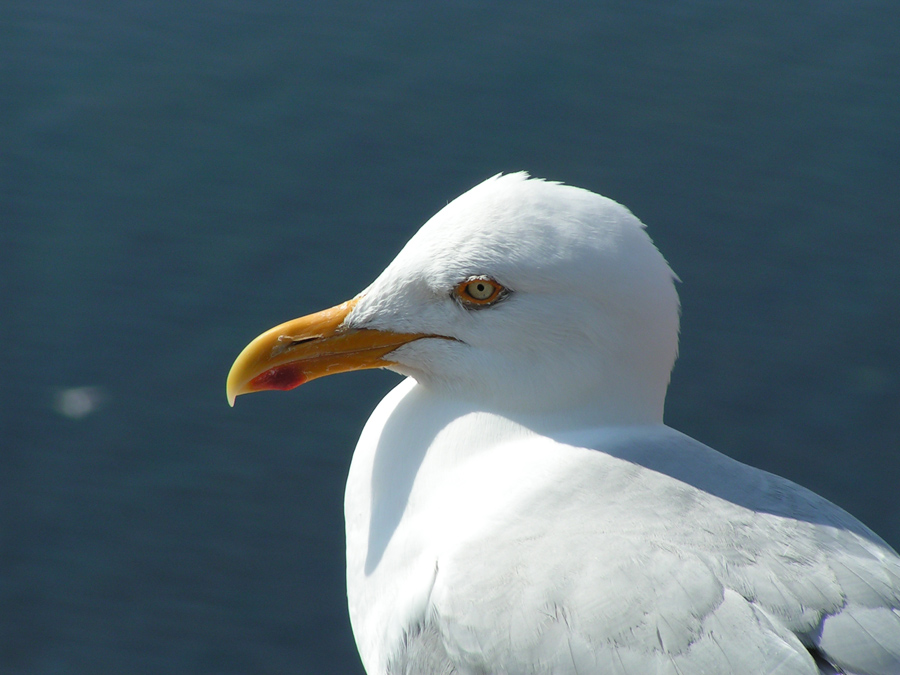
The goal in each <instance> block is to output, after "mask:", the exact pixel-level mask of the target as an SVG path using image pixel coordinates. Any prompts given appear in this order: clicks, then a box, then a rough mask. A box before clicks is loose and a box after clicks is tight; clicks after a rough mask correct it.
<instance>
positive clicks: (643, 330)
mask: <svg viewBox="0 0 900 675" xmlns="http://www.w3.org/2000/svg"><path fill="white" fill-rule="evenodd" d="M675 281H676V277H675V275H674V273H673V272H672V270H671V269H670V267H669V265H668V264H667V263H666V261H665V259H664V258H663V256H662V255H661V254H660V252H659V251H658V250H657V248H656V247H655V246H654V244H653V242H652V241H651V239H650V238H649V236H648V235H647V233H646V231H645V228H644V225H643V224H642V223H641V222H640V220H638V218H636V217H635V216H634V215H632V213H631V212H630V211H629V210H628V209H626V208H625V207H624V206H621V205H620V204H618V203H616V202H614V201H612V200H610V199H607V198H605V197H601V196H600V195H597V194H595V193H592V192H590V191H588V190H584V189H580V188H577V187H573V186H568V185H564V184H561V183H557V182H550V181H545V180H541V179H536V178H531V177H530V176H529V175H528V174H526V173H512V174H504V175H497V176H494V177H492V178H489V179H488V180H486V181H484V182H483V183H481V184H479V185H477V186H476V187H474V188H472V189H471V190H469V191H468V192H466V193H465V194H463V195H462V196H460V197H458V198H456V199H455V200H453V201H452V202H450V203H449V204H448V205H447V206H446V207H444V208H443V209H442V210H440V211H439V212H438V213H437V214H436V215H435V216H433V217H432V218H431V219H430V220H429V221H428V222H427V223H425V225H424V226H422V228H421V229H420V230H419V231H418V233H416V234H415V235H414V236H413V237H412V239H410V241H409V242H408V243H407V244H406V246H405V247H404V248H403V249H402V250H401V251H400V253H399V254H398V255H397V257H396V258H395V259H394V261H393V262H391V263H390V265H388V267H387V268H386V269H385V270H384V272H382V274H381V275H380V276H378V278H377V279H376V280H375V281H374V282H373V283H372V284H371V285H370V286H369V287H368V288H366V289H365V290H364V291H362V292H361V293H360V294H359V295H357V296H356V297H355V298H353V299H351V300H349V301H347V302H344V303H343V304H340V305H337V306H335V307H333V308H331V309H327V310H325V311H323V312H319V313H317V314H312V315H310V316H306V317H303V318H301V319H296V320H294V321H288V322H287V323H283V324H281V325H279V326H276V327H275V328H272V329H271V330H269V331H267V332H265V333H263V334H262V335H260V336H259V337H257V338H256V339H255V340H253V341H252V342H251V343H250V344H249V345H248V346H247V347H246V348H245V349H244V350H243V351H242V352H241V354H240V355H239V356H238V358H237V360H236V361H235V362H234V365H233V366H232V369H231V372H230V373H229V375H228V380H227V395H228V400H229V403H230V404H231V405H233V404H234V399H235V397H236V396H238V395H240V394H245V393H250V392H257V391H263V390H272V389H280V390H285V389H292V388H294V387H296V386H298V385H300V384H303V383H305V382H307V381H309V380H313V379H315V378H317V377H322V376H325V375H331V374H335V373H340V372H344V371H350V370H359V369H365V368H387V369H390V370H393V371H396V372H398V373H400V374H401V375H404V376H406V378H405V379H404V380H403V381H402V382H401V383H400V384H399V385H398V386H397V387H396V388H395V389H393V390H392V391H391V392H390V393H388V395H387V396H386V397H385V398H384V399H383V400H382V401H381V402H380V403H379V405H378V406H377V408H376V409H375V411H374V412H373V413H372V416H371V417H370V418H369V420H368V422H367V423H366V425H365V428H364V429H363V431H362V434H361V436H360V439H359V442H358V444H357V446H356V450H355V452H354V454H353V459H352V463H351V467H350V471H349V476H348V480H347V488H346V495H345V517H346V536H347V596H348V602H349V610H350V618H351V623H352V626H353V632H354V635H355V638H356V643H357V646H358V649H359V652H360V655H361V658H362V661H363V664H364V666H365V668H366V671H367V672H368V673H370V675H375V674H378V675H381V674H385V675H387V674H390V675H399V674H414V673H415V674H419V673H436V674H442V675H449V674H451V673H453V674H459V675H486V674H488V673H490V674H497V675H500V674H502V675H518V674H523V675H524V674H526V673H527V674H538V673H554V674H561V675H568V674H576V673H577V674H579V675H586V674H595V673H596V674H604V675H609V674H623V675H624V674H629V675H635V674H641V675H643V674H646V673H654V674H664V673H665V674H668V673H671V674H673V675H674V674H696V673H708V674H711V675H724V674H729V673H730V674H735V675H760V674H761V673H780V674H784V675H788V674H790V675H800V674H809V675H820V674H824V673H832V674H833V673H845V674H847V675H889V674H897V673H900V557H898V555H897V553H896V552H895V551H894V550H892V549H891V547H890V546H889V545H888V544H887V543H885V542H884V541H883V540H882V539H880V538H879V537H878V536H877V535H876V534H875V533H874V532H872V531H871V530H870V529H868V528H867V527H866V526H865V525H863V524H862V523H860V522H859V521H858V520H856V519H855V518H853V516H851V515H849V514H848V513H846V512H845V511H843V510H842V509H841V508H839V507H838V506H835V505H834V504H832V503H830V502H828V501H827V500H825V499H824V498H822V497H820V496H818V495H816V494H814V493H813V492H810V491H809V490H806V489H804V488H803V487H800V486H798V485H796V484H795V483H792V482H791V481H789V480H786V479H784V478H781V477H779V476H776V475H773V474H770V473H767V472H765V471H762V470H759V469H756V468H752V467H750V466H747V465H745V464H741V463H740V462H737V461H735V460H733V459H730V458H728V457H726V456H725V455H722V454H720V453H718V452H716V451H715V450H713V449H712V448H709V447H707V446H706V445H703V444H702V443H700V442H698V441H696V440H694V439H692V438H690V437H688V436H686V435H684V434H682V433H680V432H678V431H676V430H674V429H672V428H670V427H668V426H666V425H665V424H664V423H663V406H664V402H665V396H666V389H667V387H668V384H669V377H670V373H671V370H672V367H673V365H674V362H675V358H676V356H677V351H678V331H679V312H680V307H679V300H678V295H677V292H676V290H675Z"/></svg>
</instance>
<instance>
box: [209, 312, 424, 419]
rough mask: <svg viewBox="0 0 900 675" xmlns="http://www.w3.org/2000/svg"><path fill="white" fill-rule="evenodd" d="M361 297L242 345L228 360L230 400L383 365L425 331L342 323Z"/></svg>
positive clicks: (228, 392)
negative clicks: (231, 361)
mask: <svg viewBox="0 0 900 675" xmlns="http://www.w3.org/2000/svg"><path fill="white" fill-rule="evenodd" d="M358 301H359V298H355V299H353V300H349V301H348V302H344V303H342V304H340V305H338V306H336V307H332V308H331V309H326V310H324V311H321V312H318V313H316V314H310V315H309V316H304V317H302V318H300V319H294V320H293V321H288V322H287V323H283V324H281V325H280V326H275V328H272V329H270V330H267V331H266V332H265V333H263V334H262V335H260V336H259V337H258V338H256V339H255V340H253V342H251V343H250V344H249V345H247V346H246V347H244V351H242V352H241V353H240V355H239V356H238V357H237V359H236V360H235V362H234V365H232V366H231V371H229V373H228V381H227V384H226V389H225V391H226V394H227V395H228V404H229V405H231V406H233V405H234V399H235V398H236V397H238V396H240V395H241V394H249V393H252V392H255V391H266V390H268V389H281V390H287V389H293V388H294V387H299V386H300V385H301V384H303V383H304V382H309V381H310V380H314V379H316V378H317V377H323V376H324V375H333V374H335V373H344V372H347V371H349V370H362V369H365V368H381V367H384V366H386V365H389V364H390V363H391V361H390V360H389V359H386V358H385V357H386V356H387V355H388V354H389V353H390V352H392V351H394V350H395V349H396V348H397V347H399V346H401V345H405V344H406V343H408V342H412V341H413V340H418V339H419V338H423V337H431V336H429V335H425V334H418V333H391V332H387V331H380V330H369V329H362V330H354V329H346V328H343V329H342V328H341V324H342V323H343V322H344V319H345V318H346V317H347V315H348V314H350V312H351V311H353V308H354V307H355V306H356V303H357V302H358Z"/></svg>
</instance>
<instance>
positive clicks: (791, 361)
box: [0, 0, 900, 675]
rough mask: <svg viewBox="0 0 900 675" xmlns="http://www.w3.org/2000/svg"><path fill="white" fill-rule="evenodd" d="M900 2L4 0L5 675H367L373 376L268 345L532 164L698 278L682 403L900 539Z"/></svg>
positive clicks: (0, 514) (690, 417) (676, 383)
mask: <svg viewBox="0 0 900 675" xmlns="http://www.w3.org/2000/svg"><path fill="white" fill-rule="evenodd" d="M898 35H900V4H898V3H897V2H896V0H881V1H878V0H871V1H869V0H863V1H859V2H837V1H834V0H820V1H817V2H783V1H782V0H778V1H775V0H761V1H759V2H753V3H748V2H738V1H736V0H726V1H716V2H713V1H701V0H684V1H683V2H625V1H608V2H607V1H598V0H592V1H590V2H587V1H584V2H577V1H572V2H568V1H566V2H550V1H549V0H541V1H537V0H522V1H520V2H516V3H506V2H472V1H459V2H446V3H437V2H420V1H413V0H387V1H385V2H360V1H358V2H353V1H348V0H329V2H324V1H314V0H293V1H290V2H287V1H278V0H218V1H213V0H181V1H179V2H174V1H167V0H162V1H161V0H153V1H138V0H122V1H120V2H110V1H108V0H103V1H101V0H79V1H78V2H72V0H27V1H23V0H6V1H5V2H3V3H2V7H0V672H2V673H5V674H13V675H18V674H23V675H24V674H29V675H50V674H57V673H66V674H81V673H84V674H94V673H128V674H131V675H141V674H144V673H146V674H151V673H192V674H206V673H209V674H244V673H248V674H255V673H317V674H319V673H361V672H362V667H361V665H360V663H359V659H358V656H357V654H356V649H355V646H354V642H353V637H352V633H351V631H350V626H349V621H348V618H347V609H346V600H345V590H344V579H343V576H344V562H343V559H344V553H343V547H344V541H343V539H344V537H343V521H342V500H343V485H344V480H345V476H346V473H347V467H348V465H349V462H350V457H351V453H352V449H353V445H354V443H355V440H356V437H357V435H358V433H359V431H360V429H361V427H362V425H363V423H364V421H365V420H366V418H367V416H368V414H369V412H370V411H371V409H372V408H373V407H374V405H375V404H376V402H377V401H378V400H379V398H380V397H381V396H383V394H384V393H385V392H386V391H387V390H388V389H389V388H390V387H392V386H393V385H394V384H395V383H396V382H397V381H398V380H399V378H398V376H396V375H394V374H392V373H388V372H378V371H368V372H363V373H354V374H347V375H343V376H340V377H336V378H326V379H324V380H319V381H316V382H314V383H312V384H310V385H308V386H304V387H301V388H300V389H298V390H296V391H294V392H291V393H289V394H281V393H272V394H259V395H255V396H250V397H244V398H242V399H240V400H239V402H238V405H237V407H236V408H234V409H230V408H229V407H228V405H227V404H226V401H225V376H226V374H227V372H228V369H229V367H230V365H231V363H232V361H233V359H234V357H235V356H236V355H237V354H238V352H239V351H240V350H241V348H243V346H244V345H245V344H246V343H247V342H248V341H249V340H250V339H251V338H253V337H254V336H256V335H257V334H258V333H260V332H262V331H263V330H264V329H267V328H269V327H271V326H273V325H275V324H276V323H279V322H281V321H284V320H287V319H289V318H293V317H295V316H299V315H301V314H305V313H308V312H311V311H314V310H317V309H321V308H324V307H329V306H331V305H333V304H336V303H338V302H340V301H342V300H344V299H347V298H349V297H351V296H353V295H354V294H355V293H356V292H358V291H359V290H361V289H362V288H364V287H365V286H366V285H367V284H368V283H369V282H370V281H371V280H372V279H373V278H374V277H375V276H376V275H377V274H378V273H379V271H380V270H381V269H382V268H383V267H384V266H385V265H386V264H387V263H388V262H389V261H390V260H391V258H392V257H393V255H394V254H395V253H396V252H397V251H398V250H399V249H400V247H401V246H402V245H403V243H404V242H405V241H406V240H407V238H408V237H409V236H410V235H411V234H412V233H413V232H415V231H416V229H417V228H418V227H419V226H420V225H421V224H422V223H423V222H424V221H425V220H426V219H427V218H428V217H429V216H430V215H431V214H432V213H434V212H435V211H437V210H438V209H439V208H441V207H442V206H443V205H444V204H446V203H447V202H448V201H449V200H450V199H452V198H453V197H455V196H456V195H458V194H460V193H461V192H463V191H465V190H466V189H468V188H469V187H471V186H473V185H475V184H476V183H478V182H480V181H481V180H483V179H484V178H486V177H488V176H491V175H493V174H495V173H497V172H502V171H516V170H522V169H525V170H528V171H530V172H531V173H532V174H533V175H536V176H541V177H546V178H550V179H555V180H561V181H565V182H567V183H571V184H574V185H579V186H582V187H586V188H589V189H592V190H595V191H597V192H600V193H602V194H605V195H607V196H609V197H612V198H614V199H616V200H618V201H620V202H622V203H624V204H626V205H627V206H628V207H629V208H631V209H632V210H633V211H634V212H635V213H636V214H637V215H638V216H639V217H640V218H641V219H642V220H644V221H645V222H646V223H647V224H648V228H649V232H650V234H651V236H652V237H653V238H654V240H655V241H656V243H657V244H658V246H659V247H660V249H661V250H662V251H663V253H664V254H665V255H666V257H667V258H668V260H669V262H670V263H671V264H672V266H673V268H674V269H675V270H676V271H677V272H678V274H679V275H680V277H681V280H682V283H681V285H680V287H679V291H680V294H681V299H682V306H683V307H682V309H683V325H682V341H681V356H680V359H679V361H678V363H677V365H676V368H675V371H674V375H673V380H672V386H671V388H670V394H669V399H668V404H667V421H668V422H669V424H670V425H672V426H674V427H676V428H678V429H680V430H682V431H684V432H686V433H689V434H691V435H692V436H694V437H696V438H698V439H700V440H702V441H704V442H706V443H708V444H710V445H712V446H713V447H716V448H717V449H719V450H721V451H723V452H725V453H727V454H729V455H730V456H732V457H735V458H737V459H740V460H741V461H744V462H748V463H750V464H753V465H755V466H759V467H762V468H765V469H767V470H769V471H773V472H776V473H779V474H782V475H785V476H787V477H789V478H791V479H793V480H795V481H797V482H799V483H801V484H803V485H805V486H807V487H809V488H811V489H813V490H815V491H817V492H819V493H821V494H823V495H824V496H826V497H827V498H829V499H831V500H832V501H834V502H836V503H838V504H840V505H841V506H843V507H844V508H846V509H847V510H849V511H850V512H852V513H853V514H855V515H856V516H858V517H859V518H861V519H862V520H863V521H864V522H866V523H867V524H868V525H869V526H871V527H872V528H873V529H875V530H876V531H877V532H878V533H880V534H881V535H882V536H883V537H884V538H885V539H886V540H887V541H888V542H889V543H891V544H892V545H893V546H894V547H898V546H900V40H898Z"/></svg>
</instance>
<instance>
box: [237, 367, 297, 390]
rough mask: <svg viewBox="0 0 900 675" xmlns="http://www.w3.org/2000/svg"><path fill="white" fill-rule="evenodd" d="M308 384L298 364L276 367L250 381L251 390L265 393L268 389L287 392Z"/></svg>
mask: <svg viewBox="0 0 900 675" xmlns="http://www.w3.org/2000/svg"><path fill="white" fill-rule="evenodd" d="M304 382H306V375H304V373H303V369H302V368H301V367H300V366H299V364H296V363H286V364H285V365H283V366H276V367H275V368H272V369H270V370H267V371H266V372H264V373H261V374H259V375H257V376H256V377H254V378H253V379H252V380H250V388H252V389H253V390H254V391H265V390H267V389H278V390H280V391H287V390H288V389H293V388H294V387H299V386H300V385H301V384H303V383H304Z"/></svg>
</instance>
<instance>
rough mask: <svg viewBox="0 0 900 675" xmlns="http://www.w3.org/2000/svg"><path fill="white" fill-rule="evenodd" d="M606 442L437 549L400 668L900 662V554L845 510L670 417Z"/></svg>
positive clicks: (682, 668)
mask: <svg viewBox="0 0 900 675" xmlns="http://www.w3.org/2000/svg"><path fill="white" fill-rule="evenodd" d="M580 442H581V444H586V442H585V441H584V440H581V441H580ZM596 446H599V447H600V449H599V450H586V449H584V448H577V447H573V446H571V445H563V444H560V445H559V446H558V447H557V448H556V449H555V451H556V452H557V456H556V457H555V458H554V459H553V461H552V462H549V463H548V464H547V465H546V466H537V467H535V468H534V471H533V472H532V473H527V474H523V476H524V477H523V478H519V479H517V480H528V481H534V482H535V484H534V485H531V486H529V489H526V490H523V491H522V492H521V493H520V494H522V495H527V497H524V498H521V497H517V499H518V501H516V502H514V503H510V504H508V505H506V508H504V509H503V510H502V512H501V511H498V512H497V513H485V514H483V516H484V518H485V519H486V520H487V521H488V522H490V523H492V525H491V527H489V528H487V529H484V528H482V529H481V530H479V531H477V532H473V534H472V536H471V537H470V538H469V539H468V540H467V541H464V542H461V543H459V544H458V545H455V546H454V547H453V548H451V549H448V550H446V551H441V552H439V554H438V556H437V560H438V564H439V571H438V574H437V577H436V581H435V585H434V588H433V589H432V593H431V598H430V601H429V604H428V609H427V613H426V615H424V616H422V617H421V618H420V621H419V623H418V624H416V625H414V626H410V628H409V631H408V634H407V640H406V644H405V645H404V648H403V649H402V650H400V651H399V652H397V655H396V658H395V660H394V663H393V671H392V672H397V673H424V672H429V673H430V672H437V673H460V674H463V673H465V674H482V673H508V674H510V675H512V674H514V673H523V674H524V673H557V674H569V673H579V674H582V675H583V674H585V673H610V674H613V673H615V674H618V673H622V674H626V673H627V674H641V675H643V674H646V673H659V674H662V673H672V674H677V673H690V674H695V673H710V674H716V675H721V674H726V673H734V674H742V675H750V674H751V673H752V674H754V675H756V674H758V673H785V674H788V673H790V674H791V675H794V674H801V673H809V674H810V675H818V674H819V673H825V672H844V673H847V674H852V675H889V674H898V673H900V558H898V557H897V554H896V553H895V552H894V551H893V550H891V548H890V547H889V546H887V544H885V543H884V542H883V541H882V540H881V539H879V538H878V537H877V536H876V535H874V534H873V533H872V532H871V531H869V530H868V529H867V528H865V527H864V526H863V525H862V524H860V523H859V522H858V521H856V520H855V519H854V518H852V517H851V516H849V515H848V514H847V513H846V512H844V511H842V510H841V509H839V508H838V507H836V506H834V505H833V504H831V503H830V502H828V501H826V500H824V499H822V498H821V497H818V496H817V495H815V494H813V493H811V492H809V491H808V490H805V489H803V488H801V487H799V486H797V485H795V484H793V483H791V482H790V481H787V480H785V479H782V478H779V477H777V476H773V475H771V474H768V473H765V472H762V471H759V470H756V469H752V468H750V467H747V466H745V465H742V464H740V463H738V462H735V461H733V460H731V459H728V458H726V457H724V456H723V455H721V454H719V453H716V452H715V451H713V450H711V449H710V448H708V447H706V446H703V445H702V444H700V443H697V442H696V441H694V440H692V439H690V438H688V437H686V436H683V435H681V434H678V433H677V432H674V431H672V430H670V429H666V428H661V429H659V430H657V431H654V432H652V433H647V434H644V435H643V436H642V437H640V438H638V437H635V435H634V433H632V432H629V433H623V434H622V435H621V436H620V437H604V438H603V439H602V442H598V443H597V444H596ZM596 446H595V447H596ZM541 482H543V483H544V484H545V485H546V486H547V487H548V488H552V487H553V486H557V487H558V486H560V485H563V486H565V489H564V490H560V489H539V488H540V485H539V483H541Z"/></svg>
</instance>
